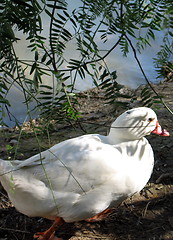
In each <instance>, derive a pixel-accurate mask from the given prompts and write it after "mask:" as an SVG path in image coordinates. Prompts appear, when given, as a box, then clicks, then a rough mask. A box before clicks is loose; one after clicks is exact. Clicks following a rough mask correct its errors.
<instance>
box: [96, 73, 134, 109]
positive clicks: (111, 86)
mask: <svg viewBox="0 0 173 240" xmlns="http://www.w3.org/2000/svg"><path fill="white" fill-rule="evenodd" d="M116 78H117V75H116V71H115V72H112V73H111V74H110V73H109V72H108V71H106V70H104V71H103V73H102V74H101V76H100V80H101V84H100V87H101V89H103V90H104V91H105V100H106V103H107V104H114V105H115V107H118V106H121V107H127V106H128V104H129V99H131V96H130V95H127V94H124V93H121V90H122V89H123V88H124V86H123V85H121V84H118V83H117V82H116ZM127 100H128V101H127Z"/></svg>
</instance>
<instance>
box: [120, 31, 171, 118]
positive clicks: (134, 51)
mask: <svg viewBox="0 0 173 240" xmlns="http://www.w3.org/2000/svg"><path fill="white" fill-rule="evenodd" d="M124 36H125V38H126V39H127V41H128V42H129V44H130V46H131V48H132V51H133V54H134V58H135V60H136V62H137V63H138V66H139V68H140V70H141V72H142V74H143V76H144V78H145V81H146V82H147V84H148V85H149V87H150V88H151V89H152V90H153V92H154V93H155V94H156V96H157V97H158V98H159V99H160V101H161V103H162V104H163V105H164V107H165V108H166V109H167V110H168V111H169V112H170V113H171V114H173V111H172V110H171V109H170V108H169V107H168V105H167V104H166V103H165V101H164V100H163V98H162V97H161V96H160V95H159V94H158V93H157V92H156V90H155V89H154V87H153V86H152V84H151V83H150V81H149V80H148V78H147V76H146V74H145V72H144V70H143V68H142V65H141V63H140V61H139V59H138V57H137V53H136V49H135V47H134V46H133V44H132V41H131V40H130V38H129V37H128V36H127V35H126V34H125V35H124Z"/></svg>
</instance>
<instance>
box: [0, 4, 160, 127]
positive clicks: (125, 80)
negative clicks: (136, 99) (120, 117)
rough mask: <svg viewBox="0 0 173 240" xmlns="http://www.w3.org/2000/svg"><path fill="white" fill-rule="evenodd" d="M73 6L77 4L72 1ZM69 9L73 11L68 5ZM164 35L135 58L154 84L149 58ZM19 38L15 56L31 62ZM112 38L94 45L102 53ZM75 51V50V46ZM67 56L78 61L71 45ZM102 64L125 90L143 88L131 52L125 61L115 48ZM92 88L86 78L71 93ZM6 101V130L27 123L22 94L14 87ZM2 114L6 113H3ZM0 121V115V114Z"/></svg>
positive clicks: (36, 113)
mask: <svg viewBox="0 0 173 240" xmlns="http://www.w3.org/2000/svg"><path fill="white" fill-rule="evenodd" d="M75 2H77V1H76V0H75ZM70 6H71V8H72V7H73V6H72V5H70ZM43 26H44V28H45V35H46V32H47V31H48V28H49V26H48V21H47V19H46V18H45V19H44V24H43ZM163 34H164V32H157V33H156V41H153V42H151V46H152V47H147V48H146V49H145V50H144V51H143V52H142V53H141V54H138V58H139V60H140V62H141V65H142V67H143V69H144V71H145V74H146V76H147V77H148V79H149V81H151V82H153V83H155V82H156V81H159V80H156V78H157V73H156V71H155V68H154V65H153V58H154V57H156V54H157V52H158V51H159V48H160V45H161V44H162V37H163ZM19 38H20V39H21V40H20V41H18V43H17V44H16V45H15V49H16V52H17V55H18V56H19V58H20V59H28V60H29V59H32V54H31V52H30V51H29V49H27V46H26V41H25V38H26V37H25V36H23V35H22V34H20V33H19ZM116 40H117V39H116V38H113V37H112V38H110V39H109V45H106V44H105V45H103V44H102V46H101V42H100V43H99V41H100V40H99V39H98V44H100V46H101V47H102V49H103V50H104V48H105V50H107V49H110V48H111V47H112V46H113V45H114V44H115V42H116ZM75 47H76V46H75ZM66 52H67V54H68V56H70V58H73V59H75V58H76V59H78V58H77V57H78V56H77V53H76V51H75V48H74V44H73V43H70V44H69V46H68V47H67V51H66ZM106 63H107V65H108V66H109V69H110V71H115V70H116V71H117V76H118V78H117V81H118V82H119V83H121V84H124V85H126V86H129V87H130V88H137V87H138V86H140V85H141V84H145V83H146V82H145V79H144V77H143V75H142V73H141V71H140V69H139V66H138V64H137V62H136V60H135V58H134V55H133V52H132V51H130V52H129V54H128V56H127V57H123V56H122V52H121V50H120V48H116V49H115V50H114V51H113V52H112V53H111V54H110V55H109V56H108V57H107V58H106ZM49 82H50V79H49V78H47V77H46V78H45V79H44V84H49ZM93 87H94V84H93V82H92V79H91V78H90V77H89V76H87V77H86V78H85V79H82V80H81V79H77V81H76V85H75V89H76V91H84V90H88V89H90V88H93ZM7 99H9V101H10V103H11V107H10V108H9V111H10V113H11V114H12V115H10V116H9V114H8V113H7V114H6V116H5V117H4V118H3V120H4V122H5V123H6V124H7V125H8V126H13V125H14V124H15V118H16V119H17V120H18V121H19V122H20V123H22V122H23V121H25V120H27V119H28V118H27V116H28V111H27V108H26V105H25V104H24V97H23V92H22V90H21V89H20V87H18V86H15V85H14V86H13V87H12V89H11V90H10V93H9V94H8V95H7ZM34 105H35V103H32V104H30V105H29V106H30V109H33V107H34ZM5 111H6V110H5ZM31 114H32V117H36V116H38V115H39V113H38V112H32V113H31ZM0 117H1V113H0Z"/></svg>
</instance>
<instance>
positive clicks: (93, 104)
mask: <svg viewBox="0 0 173 240" xmlns="http://www.w3.org/2000/svg"><path fill="white" fill-rule="evenodd" d="M154 87H155V88H156V90H157V91H158V92H159V93H160V94H161V95H162V96H164V99H165V101H166V103H167V104H169V107H170V108H172V109H173V95H172V94H173V83H172V82H164V83H162V84H159V85H157V86H154ZM127 91H128V90H127ZM138 92H139V91H136V92H135V94H137V101H136V102H135V103H133V107H134V106H139V105H140V104H141V102H140V97H139V94H138ZM132 93H133V94H134V91H132ZM79 102H80V106H78V107H79V108H80V110H81V112H82V118H81V120H80V122H81V123H80V124H79V123H77V124H74V125H70V124H63V125H61V124H58V123H57V122H52V129H49V136H48V135H47V132H46V131H45V132H42V133H40V132H38V134H37V138H36V137H35V134H34V133H33V131H31V129H30V126H29V124H28V125H27V126H25V128H24V130H23V132H22V134H21V133H20V131H19V130H17V129H16V128H13V129H7V130H3V131H1V132H0V146H1V147H0V157H1V158H4V159H6V158H13V157H14V155H16V157H17V158H18V159H25V158H27V157H29V156H31V155H33V154H36V153H37V152H39V150H40V149H41V150H44V149H47V148H48V147H49V146H52V145H54V144H55V143H58V142H60V141H62V140H64V139H68V138H72V137H76V136H79V135H82V134H85V132H87V133H100V134H107V132H108V130H109V126H110V123H111V122H112V121H113V120H114V119H115V118H116V116H117V115H119V114H120V113H121V112H122V111H124V110H122V109H121V108H116V111H115V109H114V107H110V106H107V105H105V103H104V99H103V94H102V92H101V91H98V90H96V89H95V90H91V91H87V92H84V93H81V98H80V100H79ZM154 110H155V111H156V112H157V114H158V119H159V122H160V124H161V125H162V126H163V127H164V128H166V129H167V130H168V131H169V132H170V134H171V135H170V137H161V136H154V135H152V136H149V137H148V139H149V141H150V143H151V145H152V147H153V150H154V153H155V167H154V172H153V174H152V177H151V179H150V181H149V183H148V185H147V186H146V187H145V189H144V190H143V191H142V192H141V193H139V194H136V195H135V196H133V197H132V198H131V199H127V201H125V202H123V203H122V204H121V205H120V206H119V207H118V208H115V209H113V212H112V213H111V214H110V215H109V216H108V217H107V218H106V219H105V220H104V221H102V222H97V223H87V222H84V221H82V222H77V223H70V224H65V225H64V226H62V227H60V228H59V230H58V232H57V235H58V236H59V237H62V238H63V239H65V240H66V239H71V240H89V239H97V240H99V239H105V240H106V239H110V240H113V239H114V240H127V239H128V240H142V239H144V240H168V239H169V240H173V135H172V133H173V117H172V115H171V114H170V113H169V112H168V111H167V110H166V109H165V108H164V107H163V106H162V105H159V108H158V109H154ZM39 124H40V123H39V122H37V121H35V125H36V126H37V125H39ZM81 127H82V128H81ZM16 147H17V151H16V150H15V149H16ZM103 194H104V193H103ZM50 225H51V221H49V220H46V219H42V218H29V217H27V216H24V215H22V214H21V213H19V212H17V211H16V210H15V208H14V207H13V206H12V204H11V203H10V201H9V199H8V198H7V195H6V193H5V191H4V190H3V189H2V187H1V188H0V240H31V239H33V237H32V236H33V234H34V233H35V232H37V231H44V230H46V229H47V228H48V227H49V226H50Z"/></svg>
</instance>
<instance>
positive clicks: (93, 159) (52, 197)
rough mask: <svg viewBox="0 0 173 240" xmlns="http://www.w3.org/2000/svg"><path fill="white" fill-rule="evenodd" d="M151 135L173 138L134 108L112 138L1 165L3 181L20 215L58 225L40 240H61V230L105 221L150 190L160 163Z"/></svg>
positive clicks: (75, 142)
mask: <svg viewBox="0 0 173 240" xmlns="http://www.w3.org/2000/svg"><path fill="white" fill-rule="evenodd" d="M151 132H154V133H157V134H160V135H164V136H168V135H169V134H168V132H167V131H166V130H164V131H162V130H161V127H160V126H159V124H158V121H157V116H156V114H155V112H154V111H153V110H151V109H149V108H146V107H140V108H134V109H131V110H128V111H126V112H125V113H123V114H122V115H120V116H119V117H118V118H117V119H116V120H115V122H113V124H112V125H111V129H110V133H109V134H108V136H102V135H99V134H90V135H83V136H81V137H77V138H73V139H69V140H66V141H63V142H61V143H59V144H56V145H55V146H53V147H51V148H50V149H48V150H46V151H44V152H42V153H39V154H37V155H35V156H33V157H31V158H28V159H26V160H24V161H18V160H14V161H11V162H10V161H4V160H0V174H1V175H0V181H1V183H2V185H3V187H4V189H5V190H6V191H7V193H8V196H9V198H10V199H11V201H12V203H13V204H14V206H15V207H16V209H17V210H18V211H20V212H21V213H23V214H25V215H27V216H31V217H32V216H33V217H34V216H40V217H44V218H48V219H53V220H55V222H54V224H53V225H52V227H51V228H50V229H48V230H47V231H46V232H43V233H37V234H35V235H34V238H35V239H42V240H43V239H44V240H55V239H59V238H57V237H55V236H54V232H55V230H56V229H57V227H58V226H59V225H61V224H63V223H64V222H74V221H80V220H88V221H96V220H100V219H102V218H103V217H105V216H106V215H107V214H108V213H109V209H110V208H112V207H113V206H117V205H118V204H120V203H121V202H122V201H123V200H124V199H126V198H128V197H129V196H131V195H133V194H134V193H136V192H139V191H140V190H141V189H142V188H143V187H144V186H145V185H146V183H147V182H148V180H149V178H150V176H151V173H152V169H153V164H154V158H153V151H152V148H151V146H150V144H149V143H148V141H147V139H146V138H144V136H145V135H148V134H150V133H151Z"/></svg>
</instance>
